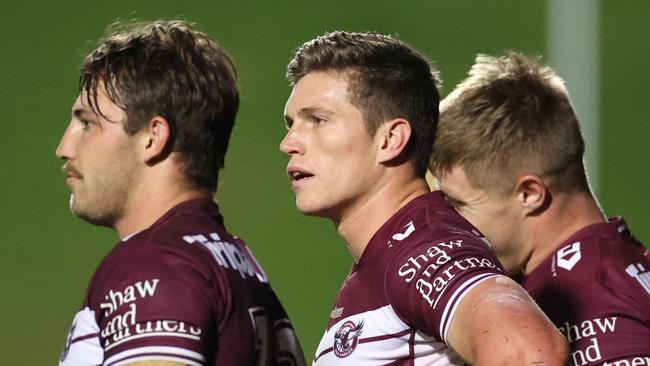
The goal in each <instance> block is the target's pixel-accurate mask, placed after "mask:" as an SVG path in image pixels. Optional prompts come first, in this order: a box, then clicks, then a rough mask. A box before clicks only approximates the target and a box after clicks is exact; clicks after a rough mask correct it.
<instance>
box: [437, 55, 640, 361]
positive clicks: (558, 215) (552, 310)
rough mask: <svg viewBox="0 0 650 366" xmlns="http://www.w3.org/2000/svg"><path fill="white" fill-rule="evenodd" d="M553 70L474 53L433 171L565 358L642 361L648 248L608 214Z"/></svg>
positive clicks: (442, 126) (447, 108)
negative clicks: (547, 323)
mask: <svg viewBox="0 0 650 366" xmlns="http://www.w3.org/2000/svg"><path fill="white" fill-rule="evenodd" d="M583 153H584V141H583V139H582V136H581V134H580V127H579V125H578V120H577V118H576V115H575V113H574V111H573V108H572V107H571V103H570V101H569V95H568V92H567V90H566V88H565V86H564V83H563V81H562V79H560V78H559V77H558V75H557V74H556V73H555V72H554V71H553V70H552V69H551V68H549V67H547V66H544V65H542V64H541V63H539V62H538V61H537V60H535V59H532V58H529V57H526V56H524V55H521V54H517V53H511V54H508V55H505V56H503V57H490V56H479V57H478V58H477V59H476V63H475V64H474V65H473V66H472V68H471V70H470V71H469V77H468V78H467V79H466V80H464V81H463V82H462V83H461V84H459V85H458V86H457V87H456V89H455V90H454V91H452V92H451V93H450V94H449V96H447V98H445V100H444V101H443V102H442V103H441V115H440V123H439V125H438V135H437V137H436V142H435V145H434V159H433V166H432V170H433V172H434V173H435V175H436V176H437V177H438V180H439V184H440V188H441V189H442V191H443V192H444V193H445V194H446V195H447V196H448V197H449V200H450V201H451V202H453V203H454V205H455V206H456V208H457V210H458V212H459V213H460V214H461V215H463V216H464V217H465V218H467V219H468V220H469V221H470V222H472V223H473V224H474V225H476V227H477V228H479V229H480V230H481V232H483V233H484V234H485V235H486V237H487V239H489V241H490V243H491V244H492V247H493V248H494V250H495V252H496V254H497V256H498V257H499V259H500V260H501V262H502V263H503V265H504V267H505V269H506V270H507V271H508V273H510V274H511V275H514V276H518V277H520V283H521V285H522V286H523V287H524V288H525V289H526V290H528V291H529V292H530V294H531V296H532V297H533V298H534V299H535V300H536V301H537V303H538V304H539V305H540V307H541V308H542V310H544V312H545V313H546V314H547V315H548V316H549V318H550V319H551V320H552V321H553V323H555V325H556V326H557V327H558V329H560V331H561V332H562V333H563V334H564V335H565V336H566V338H567V339H568V341H569V346H570V348H571V360H572V363H573V364H574V365H608V366H611V365H616V366H624V365H650V272H649V271H650V260H649V258H650V253H649V252H648V251H647V250H646V249H645V248H644V247H643V246H642V245H641V243H639V242H638V241H636V240H635V239H634V237H633V236H632V235H631V234H630V231H629V229H628V227H627V226H626V225H625V222H624V221H623V219H622V218H620V217H618V218H612V219H609V220H607V219H606V218H605V216H604V215H603V213H602V211H601V209H600V207H599V206H598V203H597V201H596V199H595V197H594V196H593V195H592V193H591V191H590V189H589V185H588V182H587V176H586V173H585V168H584V165H583V160H582V157H583Z"/></svg>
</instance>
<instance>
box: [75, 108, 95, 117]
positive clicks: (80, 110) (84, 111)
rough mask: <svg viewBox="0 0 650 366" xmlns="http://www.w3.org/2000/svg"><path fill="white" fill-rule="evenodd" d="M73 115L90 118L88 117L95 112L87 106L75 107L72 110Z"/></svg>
mask: <svg viewBox="0 0 650 366" xmlns="http://www.w3.org/2000/svg"><path fill="white" fill-rule="evenodd" d="M72 115H73V116H75V117H76V118H84V117H85V118H88V117H93V116H94V113H92V112H90V111H89V110H87V109H85V108H75V109H73V110H72Z"/></svg>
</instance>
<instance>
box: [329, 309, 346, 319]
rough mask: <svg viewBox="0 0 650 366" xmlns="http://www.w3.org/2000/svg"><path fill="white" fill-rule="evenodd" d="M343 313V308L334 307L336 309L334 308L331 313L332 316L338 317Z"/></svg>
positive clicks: (333, 317)
mask: <svg viewBox="0 0 650 366" xmlns="http://www.w3.org/2000/svg"><path fill="white" fill-rule="evenodd" d="M341 315H343V308H334V310H332V312H331V313H330V318H332V319H336V318H338V317H340V316H341Z"/></svg>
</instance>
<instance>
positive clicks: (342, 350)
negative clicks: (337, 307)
mask: <svg viewBox="0 0 650 366" xmlns="http://www.w3.org/2000/svg"><path fill="white" fill-rule="evenodd" d="M362 332H363V320H361V321H360V322H359V323H357V324H354V322H352V321H347V322H345V323H343V325H341V326H340V327H339V329H338V330H337V331H336V333H335V334H334V354H335V355H336V357H338V358H343V357H348V356H349V355H350V354H352V352H354V350H355V348H357V344H358V343H359V336H360V335H361V333H362Z"/></svg>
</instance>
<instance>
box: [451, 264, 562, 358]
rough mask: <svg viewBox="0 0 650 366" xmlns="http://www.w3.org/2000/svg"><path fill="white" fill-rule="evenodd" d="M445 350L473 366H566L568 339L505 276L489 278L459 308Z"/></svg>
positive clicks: (471, 291)
mask: <svg viewBox="0 0 650 366" xmlns="http://www.w3.org/2000/svg"><path fill="white" fill-rule="evenodd" d="M448 343H449V345H450V346H451V347H452V348H453V349H454V350H455V351H456V352H457V353H458V354H459V355H460V356H461V357H463V358H464V359H465V360H467V361H468V362H470V363H472V364H474V365H479V366H480V365H566V362H567V357H568V354H569V348H568V345H567V343H566V339H565V338H564V336H562V334H561V333H560V332H559V331H558V330H557V329H556V328H555V326H554V325H553V324H552V323H551V321H550V320H549V319H548V318H547V317H546V316H545V315H544V313H543V312H542V311H541V309H540V308H539V307H538V306H537V305H536V304H535V302H534V301H533V299H532V298H531V297H530V296H529V295H528V294H527V293H526V291H525V290H524V289H523V288H521V286H519V285H518V284H517V283H515V282H514V281H513V280H511V279H509V278H508V277H505V276H495V277H492V278H489V279H487V280H485V281H483V282H482V283H480V284H479V285H477V286H476V287H474V288H473V289H471V290H470V291H469V292H468V293H467V294H466V295H465V297H464V298H463V299H462V301H461V302H460V304H459V306H458V309H457V311H456V313H455V315H454V317H453V319H452V323H451V327H450V329H449V334H448Z"/></svg>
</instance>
